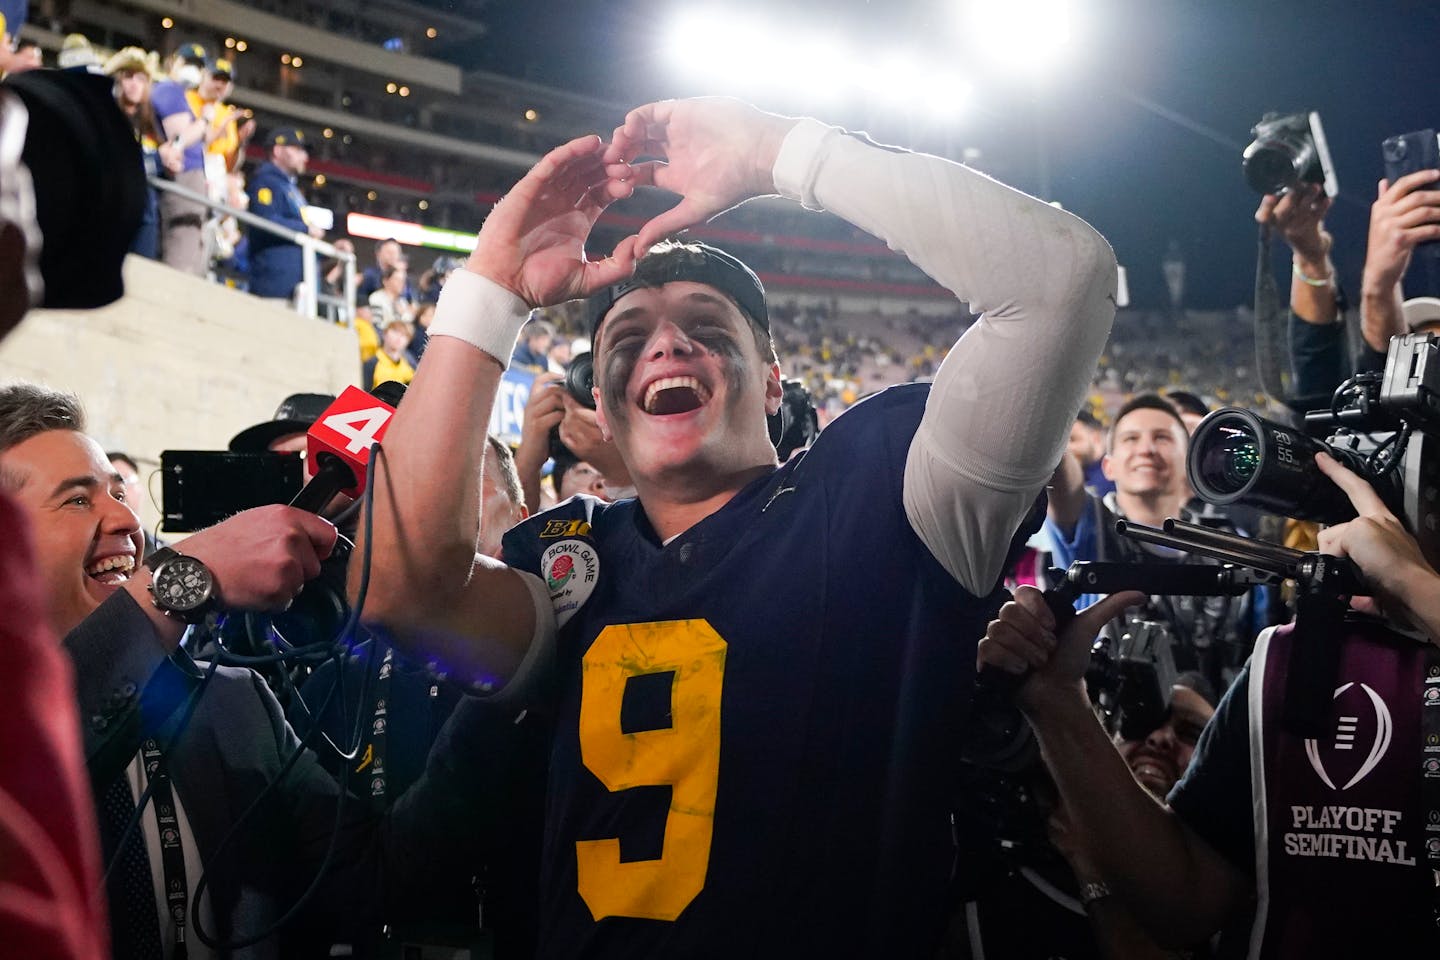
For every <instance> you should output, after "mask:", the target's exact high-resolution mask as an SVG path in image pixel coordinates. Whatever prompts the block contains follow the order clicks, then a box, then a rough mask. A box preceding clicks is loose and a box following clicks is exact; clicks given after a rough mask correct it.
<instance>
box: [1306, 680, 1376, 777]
mask: <svg viewBox="0 0 1440 960" xmlns="http://www.w3.org/2000/svg"><path fill="white" fill-rule="evenodd" d="M1352 691H1353V692H1352ZM1361 694H1364V696H1362V695H1361ZM1367 698H1368V699H1367ZM1335 700H1336V701H1339V704H1338V706H1339V709H1337V710H1336V711H1335V713H1336V717H1335V733H1334V736H1333V738H1332V739H1331V741H1330V742H1329V743H1327V744H1325V745H1323V746H1322V745H1321V743H1320V741H1319V740H1315V739H1307V740H1306V741H1305V756H1307V757H1309V758H1310V766H1311V767H1312V768H1314V770H1315V773H1316V775H1317V776H1319V777H1320V779H1321V780H1322V781H1323V782H1324V784H1325V786H1327V787H1329V788H1330V789H1331V790H1336V791H1343V790H1349V789H1350V788H1351V787H1353V786H1355V784H1357V783H1359V782H1360V781H1361V780H1364V779H1365V778H1366V777H1367V776H1369V774H1370V772H1371V771H1372V770H1374V769H1375V768H1376V767H1378V766H1379V765H1380V761H1381V760H1382V759H1383V758H1384V757H1385V751H1387V750H1389V749H1390V734H1391V721H1390V709H1389V708H1388V707H1386V706H1385V701H1384V700H1382V699H1380V695H1379V694H1378V693H1376V692H1375V691H1374V690H1372V689H1371V688H1370V685H1369V684H1365V683H1361V684H1357V683H1355V682H1354V681H1353V680H1352V681H1351V682H1350V683H1346V684H1344V685H1342V686H1339V687H1336V688H1335ZM1367 743H1368V750H1367V752H1366V753H1365V754H1364V759H1363V760H1362V759H1359V758H1360V757H1361V753H1360V751H1361V750H1364V749H1366V745H1367ZM1357 761H1358V762H1357ZM1327 762H1328V769H1327ZM1352 768H1353V772H1352V773H1350V776H1349V777H1348V778H1345V785H1344V786H1343V787H1337V786H1335V779H1338V778H1344V777H1345V773H1346V772H1347V771H1349V770H1351V769H1352ZM1331 771H1334V772H1335V774H1336V776H1335V778H1332V777H1331V775H1330V773H1331Z"/></svg>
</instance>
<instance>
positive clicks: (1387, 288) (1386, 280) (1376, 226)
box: [1362, 167, 1440, 296]
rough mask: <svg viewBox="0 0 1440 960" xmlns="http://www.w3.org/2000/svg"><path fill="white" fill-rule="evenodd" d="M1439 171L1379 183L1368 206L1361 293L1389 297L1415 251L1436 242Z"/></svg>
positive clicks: (1438, 232)
mask: <svg viewBox="0 0 1440 960" xmlns="http://www.w3.org/2000/svg"><path fill="white" fill-rule="evenodd" d="M1437 180H1440V170H1436V169H1434V168H1433V167H1432V168H1429V169H1424V170H1417V171H1416V172H1414V173H1409V174H1406V175H1404V176H1402V177H1400V178H1399V179H1397V180H1395V181H1394V182H1393V183H1392V182H1391V181H1389V180H1381V181H1380V185H1379V190H1378V195H1377V197H1376V199H1375V203H1374V204H1373V205H1372V206H1371V207H1370V237H1369V241H1368V243H1369V246H1368V248H1367V252H1366V255H1365V274H1364V279H1363V283H1362V290H1363V292H1364V293H1365V294H1366V295H1370V294H1372V293H1373V294H1378V295H1384V296H1389V295H1391V294H1392V293H1393V292H1394V290H1395V285H1396V284H1397V283H1399V282H1400V279H1401V278H1402V277H1404V276H1405V271H1406V270H1407V269H1408V268H1409V266H1410V258H1411V255H1412V254H1413V252H1414V250H1415V248H1416V247H1417V246H1418V245H1420V244H1422V243H1425V242H1427V241H1433V240H1440V189H1433V187H1434V185H1435V183H1436V181H1437Z"/></svg>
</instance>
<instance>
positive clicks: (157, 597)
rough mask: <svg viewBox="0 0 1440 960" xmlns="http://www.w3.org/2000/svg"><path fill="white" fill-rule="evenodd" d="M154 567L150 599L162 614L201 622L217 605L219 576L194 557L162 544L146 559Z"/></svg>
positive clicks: (152, 568) (151, 575) (149, 565)
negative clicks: (216, 596) (217, 581)
mask: <svg viewBox="0 0 1440 960" xmlns="http://www.w3.org/2000/svg"><path fill="white" fill-rule="evenodd" d="M145 566H147V567H149V568H150V587H149V590H150V599H151V601H152V602H153V603H154V604H155V606H156V608H157V609H158V610H160V612H161V613H163V614H165V615H166V616H169V617H174V618H176V619H177V620H183V621H184V622H185V623H199V622H200V621H201V620H203V619H205V614H206V613H208V612H209V610H210V608H211V607H213V606H214V605H215V577H214V575H213V574H211V573H210V568H209V567H207V566H205V564H203V563H201V562H200V561H199V560H196V559H195V558H194V557H187V556H185V555H184V554H183V553H179V552H178V551H176V550H173V549H171V548H170V547H161V548H160V549H159V550H156V551H155V552H154V553H152V554H151V555H150V556H148V557H146V558H145Z"/></svg>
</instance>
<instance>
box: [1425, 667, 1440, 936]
mask: <svg viewBox="0 0 1440 960" xmlns="http://www.w3.org/2000/svg"><path fill="white" fill-rule="evenodd" d="M1425 658H1426V663H1425V683H1424V684H1422V685H1421V690H1420V753H1421V757H1420V769H1421V770H1422V771H1423V772H1422V774H1421V781H1420V800H1421V807H1422V809H1423V810H1424V811H1425V861H1426V863H1428V864H1429V866H1430V875H1431V879H1432V881H1433V883H1434V886H1433V887H1432V897H1431V910H1432V911H1433V913H1434V920H1435V926H1436V928H1437V929H1440V649H1437V648H1436V647H1435V646H1434V645H1433V644H1427V645H1426V650H1425Z"/></svg>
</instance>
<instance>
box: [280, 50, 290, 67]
mask: <svg viewBox="0 0 1440 960" xmlns="http://www.w3.org/2000/svg"><path fill="white" fill-rule="evenodd" d="M280 62H281V63H283V64H285V65H286V66H287V67H288V66H289V65H290V54H288V53H282V54H280Z"/></svg>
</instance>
